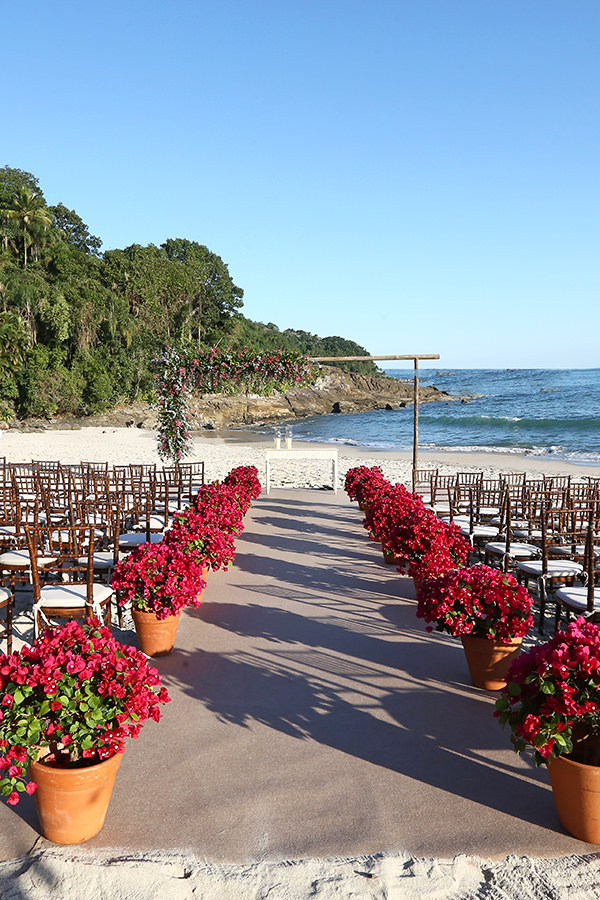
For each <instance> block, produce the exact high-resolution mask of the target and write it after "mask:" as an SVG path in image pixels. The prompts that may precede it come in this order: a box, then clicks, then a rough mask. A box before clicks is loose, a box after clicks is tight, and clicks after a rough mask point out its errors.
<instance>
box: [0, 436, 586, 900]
mask: <svg viewBox="0 0 600 900" xmlns="http://www.w3.org/2000/svg"><path fill="white" fill-rule="evenodd" d="M194 443H195V447H194V455H193V457H191V458H193V459H203V460H204V461H205V463H206V476H207V479H208V480H213V479H216V478H222V477H223V476H224V475H225V474H227V472H228V471H229V470H230V469H231V468H232V467H233V466H236V465H242V464H243V465H256V466H257V467H258V470H259V474H260V476H261V477H262V476H264V461H265V453H264V451H265V449H266V448H271V447H272V446H273V444H272V441H271V440H262V439H258V440H257V439H256V436H255V435H252V434H250V433H248V434H247V435H245V436H244V435H243V434H242V433H238V434H237V435H236V434H234V433H229V434H228V435H227V437H226V438H222V437H219V436H218V435H216V434H210V435H202V436H201V437H197V438H196V439H195V442H194ZM295 446H296V447H298V446H302V445H300V444H295ZM310 446H314V445H310ZM339 454H340V475H341V476H342V477H343V475H344V474H345V472H346V470H347V469H348V468H350V467H351V466H353V465H358V464H364V465H375V464H379V465H381V466H382V468H383V471H384V474H385V475H386V476H387V477H388V478H389V479H390V480H392V481H403V482H405V483H409V481H410V472H411V457H410V454H407V453H393V452H379V453H373V452H371V451H363V450H359V449H357V448H354V447H352V448H350V447H347V446H340V447H339ZM0 455H4V456H6V458H7V460H10V461H14V462H16V461H29V460H31V459H57V460H61V461H62V462H65V463H78V462H80V461H81V460H107V461H108V462H109V463H110V464H111V465H112V464H113V463H114V464H123V463H129V462H131V463H141V462H157V463H159V462H160V460H159V457H158V455H157V452H156V436H155V434H154V433H153V432H151V431H144V430H138V429H127V428H118V429H109V428H85V429H81V430H77V431H52V430H50V431H46V432H42V433H34V434H21V433H17V432H13V431H10V432H5V433H4V434H3V437H2V440H1V441H0ZM420 464H421V465H422V466H429V465H431V466H439V467H440V470H441V471H445V472H452V471H472V470H475V469H483V470H484V471H485V472H486V474H488V475H489V476H493V475H495V474H496V473H497V472H499V471H505V472H506V471H527V472H529V473H531V474H542V473H571V474H573V475H575V476H583V475H600V467H596V466H586V467H578V466H574V465H569V464H568V463H565V462H561V461H558V460H557V461H554V460H546V459H544V460H539V459H535V458H533V457H529V456H515V455H513V454H506V455H502V454H486V453H478V454H455V453H440V454H431V453H422V454H421V457H420ZM320 465H321V462H320V461H319V462H317V463H315V462H311V463H307V464H305V465H304V466H297V465H296V463H290V464H284V463H283V462H281V463H280V464H278V466H277V469H276V471H274V473H273V483H274V485H276V486H278V487H322V486H326V485H328V484H330V481H329V477H330V474H329V465H328V463H323V464H322V465H323V468H322V470H320V469H319V468H318V467H319V466H320ZM598 896H600V855H596V854H593V855H589V856H571V857H565V858H562V859H532V858H529V857H514V856H513V857H507V858H506V859H505V860H504V861H502V862H497V861H496V862H494V861H489V860H484V859H480V858H476V857H466V856H458V857H456V858H455V859H454V860H435V859H413V858H409V857H407V856H403V855H401V854H399V855H380V856H374V857H357V858H354V859H305V860H296V861H277V860H268V859H259V860H248V861H246V862H245V863H244V864H240V865H212V864H207V863H205V862H204V861H203V860H201V859H198V858H197V857H190V856H187V855H186V854H185V852H184V850H183V848H182V853H181V855H178V856H173V855H170V856H160V855H145V856H142V855H140V856H135V855H128V856H127V857H123V856H122V854H121V853H120V851H119V850H117V849H115V850H114V851H113V852H106V851H105V852H102V853H99V852H97V851H96V852H92V851H89V850H86V848H85V847H84V846H81V847H65V848H60V847H57V846H54V845H51V844H49V843H47V842H46V841H44V840H43V839H42V838H40V839H39V841H37V842H36V845H35V846H34V847H33V848H32V849H31V851H30V852H29V853H28V854H27V855H25V856H23V857H20V858H19V859H15V860H9V861H6V862H0V898H1V900H22V898H32V900H63V898H64V900H66V898H69V900H80V898H83V897H86V898H87V897H92V898H94V900H101V898H110V900H121V898H122V900H146V898H148V900H150V898H157V897H165V898H176V900H179V898H181V900H183V898H192V897H194V898H197V900H200V898H202V900H258V898H266V897H268V898H269V900H305V898H306V900H308V898H315V897H318V898H321V900H333V898H352V900H367V898H369V900H371V898H372V900H384V898H385V900H403V898H407V900H409V898H410V900H477V898H481V900H483V898H485V900H510V898H515V900H517V898H519V900H534V898H540V897H543V898H547V900H552V898H556V900H559V898H567V897H568V898H570V900H587V898H589V900H592V898H597V897H598Z"/></svg>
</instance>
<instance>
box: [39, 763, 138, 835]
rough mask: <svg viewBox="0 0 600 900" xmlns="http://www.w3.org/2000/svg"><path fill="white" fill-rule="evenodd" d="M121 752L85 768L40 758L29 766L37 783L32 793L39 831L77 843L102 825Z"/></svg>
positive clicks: (95, 831) (96, 831)
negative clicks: (54, 762)
mask: <svg viewBox="0 0 600 900" xmlns="http://www.w3.org/2000/svg"><path fill="white" fill-rule="evenodd" d="M122 757H123V754H122V753H115V755H114V756H111V757H110V758H109V759H105V760H103V761H102V762H99V763H96V764H95V765H91V766H85V767H84V768H63V767H59V766H52V765H48V764H47V763H45V762H44V761H43V760H38V761H37V762H33V763H32V764H31V766H30V767H29V772H30V776H31V779H32V780H33V781H35V783H36V784H37V790H36V792H35V794H34V795H33V797H34V800H35V805H36V809H37V814H38V819H39V820H40V827H41V831H42V834H43V835H44V837H45V838H47V839H48V840H49V841H53V842H54V843H55V844H80V843H81V842H82V841H87V840H89V839H90V838H91V837H94V835H95V834H98V832H99V831H100V829H101V828H102V826H103V825H104V819H105V817H106V811H107V809H108V804H109V802H110V797H111V794H112V789H113V785H114V783H115V778H116V775H117V771H118V768H119V766H120V765H121V759H122Z"/></svg>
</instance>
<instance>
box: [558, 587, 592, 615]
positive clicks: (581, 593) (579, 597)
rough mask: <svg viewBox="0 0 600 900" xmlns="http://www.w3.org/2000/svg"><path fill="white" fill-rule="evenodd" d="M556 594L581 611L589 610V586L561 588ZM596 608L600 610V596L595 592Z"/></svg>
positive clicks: (563, 601)
mask: <svg viewBox="0 0 600 900" xmlns="http://www.w3.org/2000/svg"><path fill="white" fill-rule="evenodd" d="M554 596H555V597H556V599H557V600H560V601H561V602H562V603H565V604H566V605H567V606H570V607H571V608H572V609H576V610H580V611H581V612H585V611H586V610H587V587H584V586H581V587H564V588H559V590H558V591H556V593H555V595H554ZM594 609H595V610H597V611H600V596H598V594H594Z"/></svg>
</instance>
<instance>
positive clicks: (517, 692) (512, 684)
mask: <svg viewBox="0 0 600 900" xmlns="http://www.w3.org/2000/svg"><path fill="white" fill-rule="evenodd" d="M508 693H509V694H510V695H511V697H520V696H521V694H522V693H523V689H522V688H521V685H520V684H517V682H516V681H509V683H508Z"/></svg>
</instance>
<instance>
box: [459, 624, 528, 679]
mask: <svg viewBox="0 0 600 900" xmlns="http://www.w3.org/2000/svg"><path fill="white" fill-rule="evenodd" d="M460 639H461V641H462V645H463V647H464V650H465V656H466V658H467V665H468V667H469V673H470V675H471V684H472V685H473V686H474V687H478V688H483V689H484V690H486V691H501V690H502V688H504V687H506V673H507V672H508V670H509V669H510V666H511V663H512V661H513V660H514V659H515V658H516V657H517V656H518V655H519V653H520V651H521V644H522V643H523V638H522V637H519V638H514V639H513V640H512V641H511V643H510V644H499V643H497V642H496V641H491V640H488V638H481V637H473V635H472V634H462V635H461V637H460Z"/></svg>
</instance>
